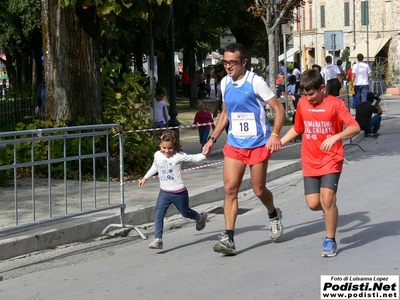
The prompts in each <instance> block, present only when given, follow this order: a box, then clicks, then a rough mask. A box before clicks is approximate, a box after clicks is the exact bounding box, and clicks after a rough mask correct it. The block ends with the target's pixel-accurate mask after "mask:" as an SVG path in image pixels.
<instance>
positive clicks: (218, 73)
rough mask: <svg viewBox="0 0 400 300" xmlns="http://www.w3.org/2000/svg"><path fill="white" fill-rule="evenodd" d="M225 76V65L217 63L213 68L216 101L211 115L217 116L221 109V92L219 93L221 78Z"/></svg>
mask: <svg viewBox="0 0 400 300" xmlns="http://www.w3.org/2000/svg"><path fill="white" fill-rule="evenodd" d="M225 76H226V71H225V67H224V65H223V64H217V65H216V66H215V68H214V80H215V83H216V88H215V91H216V93H217V94H216V101H215V107H214V112H213V117H214V118H216V117H217V116H218V112H220V111H222V94H221V80H222V78H224V77H225Z"/></svg>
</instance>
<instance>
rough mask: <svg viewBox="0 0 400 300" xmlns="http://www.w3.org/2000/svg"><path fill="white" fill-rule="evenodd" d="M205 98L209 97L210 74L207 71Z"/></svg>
mask: <svg viewBox="0 0 400 300" xmlns="http://www.w3.org/2000/svg"><path fill="white" fill-rule="evenodd" d="M205 93H206V99H209V98H210V96H211V74H210V73H207V75H206V87H205Z"/></svg>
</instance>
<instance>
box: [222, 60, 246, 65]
mask: <svg viewBox="0 0 400 300" xmlns="http://www.w3.org/2000/svg"><path fill="white" fill-rule="evenodd" d="M240 62H241V60H240V59H239V60H223V61H222V63H223V65H224V66H225V67H226V66H228V65H230V66H231V67H234V66H236V65H238V64H239V63H240Z"/></svg>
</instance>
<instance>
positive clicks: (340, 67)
mask: <svg viewBox="0 0 400 300" xmlns="http://www.w3.org/2000/svg"><path fill="white" fill-rule="evenodd" d="M342 64H343V61H342V60H341V59H338V60H337V62H336V65H337V67H338V69H339V71H340V77H342V82H343V79H344V75H345V74H344V70H343V67H342Z"/></svg>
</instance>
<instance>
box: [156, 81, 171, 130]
mask: <svg viewBox="0 0 400 300" xmlns="http://www.w3.org/2000/svg"><path fill="white" fill-rule="evenodd" d="M164 97H165V92H164V90H163V89H162V88H156V90H155V95H154V100H155V101H154V127H155V128H164V127H166V126H167V123H168V120H169V114H168V109H167V105H166V104H165V102H164Z"/></svg>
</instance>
